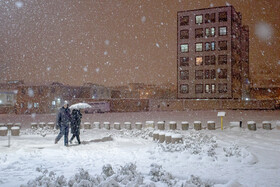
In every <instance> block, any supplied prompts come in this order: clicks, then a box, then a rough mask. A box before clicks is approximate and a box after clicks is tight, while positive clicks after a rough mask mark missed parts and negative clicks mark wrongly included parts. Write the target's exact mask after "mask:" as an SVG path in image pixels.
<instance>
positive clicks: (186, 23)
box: [180, 16, 190, 26]
mask: <svg viewBox="0 0 280 187" xmlns="http://www.w3.org/2000/svg"><path fill="white" fill-rule="evenodd" d="M184 18H187V19H186V20H187V21H182V20H183V19H184ZM189 22H190V17H189V16H180V26H185V25H189Z"/></svg>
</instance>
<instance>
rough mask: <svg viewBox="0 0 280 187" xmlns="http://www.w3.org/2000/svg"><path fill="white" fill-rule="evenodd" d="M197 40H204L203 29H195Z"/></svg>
mask: <svg viewBox="0 0 280 187" xmlns="http://www.w3.org/2000/svg"><path fill="white" fill-rule="evenodd" d="M195 38H203V29H202V28H200V29H195Z"/></svg>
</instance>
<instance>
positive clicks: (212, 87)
mask: <svg viewBox="0 0 280 187" xmlns="http://www.w3.org/2000/svg"><path fill="white" fill-rule="evenodd" d="M211 92H212V93H215V92H216V88H215V84H211Z"/></svg>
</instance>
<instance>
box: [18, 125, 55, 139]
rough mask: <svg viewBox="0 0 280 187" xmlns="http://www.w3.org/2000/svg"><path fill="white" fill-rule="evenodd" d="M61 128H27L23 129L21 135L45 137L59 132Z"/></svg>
mask: <svg viewBox="0 0 280 187" xmlns="http://www.w3.org/2000/svg"><path fill="white" fill-rule="evenodd" d="M58 132H59V130H56V129H52V128H50V127H48V126H46V127H43V128H38V129H25V130H21V131H20V134H21V135H41V136H43V137H45V136H46V135H53V134H58Z"/></svg>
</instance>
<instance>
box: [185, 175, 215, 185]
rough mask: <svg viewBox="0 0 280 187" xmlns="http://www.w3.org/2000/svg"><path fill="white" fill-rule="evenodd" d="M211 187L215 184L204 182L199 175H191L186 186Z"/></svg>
mask: <svg viewBox="0 0 280 187" xmlns="http://www.w3.org/2000/svg"><path fill="white" fill-rule="evenodd" d="M196 186H199V187H210V186H213V184H208V183H206V182H203V181H202V180H201V179H200V178H199V177H197V176H194V175H191V177H190V179H189V180H188V181H186V183H185V185H184V187H196Z"/></svg>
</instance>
